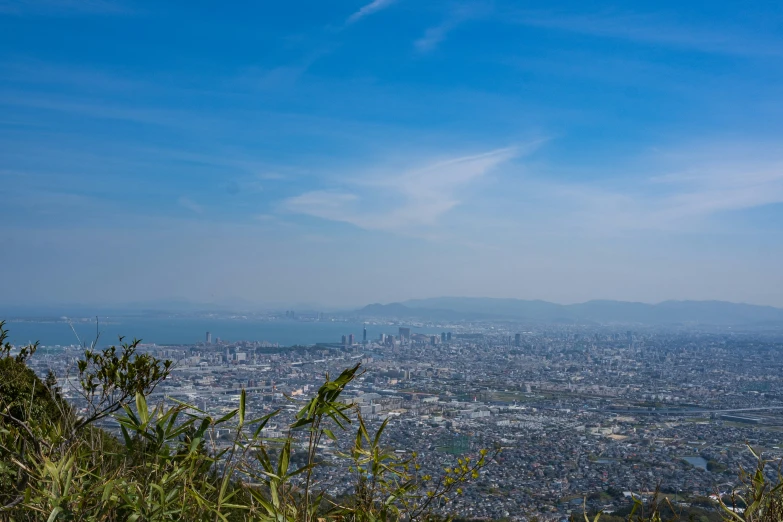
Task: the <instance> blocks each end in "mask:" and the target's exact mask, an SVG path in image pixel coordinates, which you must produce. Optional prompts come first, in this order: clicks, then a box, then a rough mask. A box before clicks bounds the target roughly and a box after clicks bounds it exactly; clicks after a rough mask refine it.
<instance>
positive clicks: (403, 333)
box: [398, 326, 411, 343]
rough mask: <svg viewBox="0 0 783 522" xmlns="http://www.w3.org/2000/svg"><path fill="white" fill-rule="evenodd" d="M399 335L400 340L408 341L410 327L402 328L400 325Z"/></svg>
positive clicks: (409, 338) (402, 341)
mask: <svg viewBox="0 0 783 522" xmlns="http://www.w3.org/2000/svg"><path fill="white" fill-rule="evenodd" d="M398 333H399V336H400V342H401V343H404V342H410V340H411V329H410V328H403V327H402V326H400V328H399V332H398Z"/></svg>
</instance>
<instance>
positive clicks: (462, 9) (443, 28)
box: [413, 3, 491, 53]
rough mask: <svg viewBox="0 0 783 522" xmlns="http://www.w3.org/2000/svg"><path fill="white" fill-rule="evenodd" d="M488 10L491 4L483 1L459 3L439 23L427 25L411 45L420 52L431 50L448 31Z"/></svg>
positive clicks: (441, 40)
mask: <svg viewBox="0 0 783 522" xmlns="http://www.w3.org/2000/svg"><path fill="white" fill-rule="evenodd" d="M490 10H491V6H490V5H489V4H484V3H466V4H459V5H458V6H457V7H456V8H455V9H453V10H452V11H451V12H450V13H449V14H448V15H447V17H446V18H445V19H444V20H443V21H442V22H441V23H439V24H437V25H434V26H432V27H429V28H428V29H427V30H426V31H424V34H423V35H422V36H421V38H419V39H417V40H416V41H415V42H413V45H414V47H415V48H416V50H417V51H419V52H421V53H426V52H429V51H432V50H434V49H435V48H437V47H438V45H440V44H441V42H443V41H444V40H445V39H446V37H447V36H448V35H449V33H450V32H452V31H453V30H454V29H456V28H457V27H459V26H460V25H461V24H462V23H464V22H466V21H468V20H471V19H474V18H478V17H481V16H483V15H485V14H487V13H488V12H489V11H490Z"/></svg>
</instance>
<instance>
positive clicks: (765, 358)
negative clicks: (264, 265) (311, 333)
mask: <svg viewBox="0 0 783 522" xmlns="http://www.w3.org/2000/svg"><path fill="white" fill-rule="evenodd" d="M361 313H362V312H361V311H359V312H354V313H352V314H343V315H342V316H341V315H337V316H331V315H324V314H315V315H313V314H308V313H302V314H297V313H296V312H293V311H285V312H280V313H275V314H270V317H269V318H268V320H270V321H273V320H277V321H286V322H288V323H289V324H290V325H291V327H292V328H295V327H296V325H297V324H298V323H299V324H301V323H300V321H301V322H308V321H318V320H329V321H335V322H336V324H338V325H339V324H345V325H346V328H351V325H352V324H355V321H359V320H361ZM351 315H352V316H351ZM275 318H276V319H275ZM349 319H350V320H352V321H354V322H349ZM85 320H86V319H85ZM365 320H366V321H367V323H365V326H363V328H362V330H361V331H348V330H346V331H345V333H344V334H342V335H341V337H340V338H339V339H331V340H324V342H321V343H317V344H314V345H309V346H304V345H300V346H292V347H285V346H281V345H279V344H278V343H270V342H266V341H264V340H258V339H244V340H239V339H232V340H227V339H231V337H232V335H231V332H230V331H226V332H217V331H206V332H203V333H202V341H200V342H196V343H193V344H178V345H158V344H154V343H144V344H141V345H140V349H141V350H143V351H144V352H146V353H149V354H151V355H153V356H155V357H157V358H160V359H168V360H172V361H173V362H174V366H173V370H172V372H171V375H170V377H169V378H167V379H166V380H165V381H164V382H163V383H162V384H161V385H160V386H158V388H157V389H156V390H155V391H154V393H153V394H152V395H151V398H150V400H152V401H155V402H162V403H169V404H173V403H172V402H171V401H172V400H178V401H183V402H186V403H189V404H192V405H194V406H196V407H198V408H200V409H203V410H206V411H209V412H210V413H212V414H214V415H221V414H224V413H225V412H228V411H230V410H231V409H232V408H234V407H236V402H237V400H238V396H239V394H240V392H241V390H243V389H244V390H245V391H246V393H247V401H248V402H247V407H248V410H249V413H248V415H251V414H252V415H254V416H259V415H263V414H265V413H269V412H271V411H274V410H277V409H281V411H282V412H283V415H282V416H281V417H278V418H276V419H275V422H274V424H272V425H269V426H267V427H265V428H264V434H265V436H267V437H270V438H272V439H274V438H279V437H282V436H284V435H285V430H286V428H285V426H286V425H287V423H289V422H290V421H291V420H292V419H293V414H294V413H295V411H296V410H297V409H298V407H297V405H296V403H297V401H302V400H304V399H307V398H308V397H309V396H310V395H311V394H312V393H313V392H314V391H315V390H316V389H317V388H318V386H319V385H320V384H321V383H322V382H323V379H324V377H325V375H326V374H330V375H336V374H339V373H340V372H341V371H342V370H343V369H345V368H348V367H351V366H353V365H355V364H357V363H360V364H361V366H360V368H361V372H362V373H361V375H360V376H359V377H358V378H357V379H356V381H355V382H354V383H353V384H352V385H350V386H349V388H348V389H347V390H346V397H345V399H346V401H347V402H348V403H350V404H352V405H353V407H354V408H356V411H357V413H359V414H361V416H362V418H363V419H364V420H365V422H366V423H367V424H368V425H369V426H373V427H375V428H377V427H378V426H379V425H380V423H381V422H383V421H384V420H386V419H389V425H390V429H389V430H388V431H387V433H388V434H389V435H388V439H387V441H386V444H388V445H389V446H390V448H392V449H393V450H395V451H397V452H399V453H400V454H406V453H407V454H410V453H412V452H416V453H418V455H419V458H420V462H421V465H422V468H423V470H424V471H427V472H430V473H432V474H436V473H437V472H438V471H439V470H440V468H442V467H443V466H444V462H448V461H449V459H451V460H454V459H456V458H459V456H461V455H467V454H473V453H475V452H476V451H478V450H479V449H481V448H499V449H501V452H500V453H499V455H498V456H497V458H496V462H493V463H492V464H491V465H489V466H487V467H486V468H484V469H483V470H482V472H481V476H480V478H479V479H478V480H477V481H476V483H475V484H474V485H472V486H471V487H470V488H467V490H466V492H465V495H464V496H462V497H459V498H457V499H454V500H453V501H451V503H450V505H449V506H447V507H444V508H443V509H444V513H446V512H452V513H453V512H456V513H460V514H461V516H464V517H467V518H476V519H487V520H499V519H507V520H520V521H524V520H532V519H533V517H536V519H537V520H562V519H563V518H564V517H567V516H569V515H570V514H577V515H579V514H581V513H582V512H583V510H584V509H587V510H588V511H591V512H597V511H602V512H603V513H605V514H611V513H615V512H616V513H627V512H628V509H629V507H630V506H631V505H632V501H633V498H634V497H636V498H639V499H641V500H642V501H644V502H649V501H650V500H651V499H652V498H653V497H654V496H655V495H656V492H658V494H662V495H665V496H666V497H667V498H669V499H670V501H671V502H673V503H675V505H676V506H679V507H680V508H682V509H696V510H700V511H698V512H699V513H717V512H718V504H717V499H718V496H719V495H728V494H729V493H730V492H731V491H732V490H733V488H735V487H737V486H738V485H739V483H738V480H739V479H738V470H739V469H740V467H742V468H744V469H753V467H754V466H755V459H754V457H753V455H752V453H751V452H750V450H749V447H752V448H755V449H756V450H759V451H762V452H763V456H764V458H768V459H779V458H781V457H783V380H781V379H780V375H781V372H783V333H782V332H781V331H780V330H779V328H776V327H775V328H757V327H746V328H743V327H725V326H724V327H720V326H709V325H701V326H700V325H687V326H684V325H668V326H666V325H642V324H635V325H629V324H594V323H593V324H578V323H569V324H554V323H553V324H541V323H535V322H518V323H514V322H513V321H508V320H505V321H487V320H474V321H465V320H463V321H459V322H454V323H437V322H431V321H426V320H425V321H418V320H412V319H399V318H396V317H378V316H374V317H372V318H365ZM341 321H345V322H341ZM370 322H372V324H371V326H372V327H373V328H374V329H378V328H381V329H383V330H385V331H386V332H388V333H381V334H379V335H377V336H373V337H371V336H369V335H368V334H367V326H366V325H367V324H369V323H370ZM12 327H13V323H11V328H12ZM435 331H438V332H439V333H437V334H434V333H430V332H435ZM422 332H426V333H422ZM102 342H104V343H105V342H106V341H102ZM39 350H40V351H39V355H37V356H36V357H34V358H33V359H31V361H30V364H31V366H32V367H33V368H34V369H35V370H36V371H37V372H38V374H39V375H42V376H43V375H46V374H47V373H48V371H49V370H52V371H54V373H55V374H56V375H57V376H58V377H59V381H60V387H61V389H63V390H64V393H65V395H66V397H68V398H69V399H71V400H74V401H76V404H78V397H77V396H76V394H74V393H69V383H68V377H67V376H68V375H69V374H73V364H74V361H75V360H76V359H77V358H78V357H80V355H81V353H82V351H83V347H81V346H77V345H73V346H58V347H56V348H54V347H41V348H39ZM106 427H107V428H108V429H110V430H111V429H113V428H112V424H111V422H109V423H108V424H107V425H106ZM216 436H217V437H218V440H222V441H223V443H224V444H228V441H230V440H231V437H232V434H231V431H230V430H222V431H219V432H218V433H217V435H216ZM347 437H348V439H350V434H349V435H348V436H347ZM342 443H343V439H339V441H338V442H335V443H331V441H329V442H327V443H326V453H325V456H326V458H327V459H328V458H330V457H334V456H335V452H338V451H340V450H341V444H342ZM329 469H330V468H324V470H319V474H320V476H319V480H320V481H321V482H320V483H321V484H322V487H323V490H324V491H325V493H326V494H328V495H330V496H332V497H339V496H340V495H345V494H350V491H349V490H348V489H347V488H349V484H348V481H347V480H346V476H345V475H344V472H342V471H340V470H339V469H336V468H335V469H332V470H331V471H329ZM769 473H770V477H769V478H774V476H775V473H776V470H774V469H772V468H770V469H769Z"/></svg>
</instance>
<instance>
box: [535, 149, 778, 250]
mask: <svg viewBox="0 0 783 522" xmlns="http://www.w3.org/2000/svg"><path fill="white" fill-rule="evenodd" d="M715 149H716V152H715V153H714V157H712V158H703V157H697V156H693V155H691V156H688V155H684V156H681V157H678V158H677V161H678V162H679V166H678V167H675V168H674V169H671V168H670V169H669V170H670V172H669V173H667V174H664V175H656V176H652V177H646V178H638V177H637V181H636V182H635V183H630V184H629V183H628V182H626V184H625V186H624V187H623V188H614V189H612V188H607V186H606V185H607V183H609V182H608V181H607V180H605V179H604V180H602V181H601V182H600V183H598V182H596V183H586V182H571V183H565V182H559V183H558V182H547V181H545V180H539V181H537V182H534V183H531V184H530V185H529V186H528V190H529V191H531V192H533V193H535V194H537V197H538V198H539V199H540V200H541V201H546V202H547V203H546V206H545V207H539V208H537V209H536V210H537V211H539V212H540V217H541V221H542V222H544V221H549V222H550V223H552V224H554V226H558V227H566V228H572V229H573V228H576V229H579V230H584V231H587V232H590V233H598V234H610V235H613V234H617V233H620V234H622V233H629V232H632V233H637V232H640V231H665V232H669V233H672V232H674V233H677V232H694V231H697V230H698V231H701V232H717V231H720V229H721V226H722V225H721V223H722V221H720V220H718V221H716V220H715V219H716V218H720V217H721V216H722V215H724V214H726V213H729V212H735V211H743V210H750V209H754V208H760V207H764V206H767V205H774V204H783V159H781V160H775V159H762V160H757V161H752V160H751V161H749V160H747V159H746V158H744V157H743V158H739V157H732V156H731V155H730V154H721V153H720V152H718V150H719V147H717V146H716V147H715ZM645 161H649V158H646V159H645ZM664 168H666V167H661V169H664ZM544 216H546V217H544Z"/></svg>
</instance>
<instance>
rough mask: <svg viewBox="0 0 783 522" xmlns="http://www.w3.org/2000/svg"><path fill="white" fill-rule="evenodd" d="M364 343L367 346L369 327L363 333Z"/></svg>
mask: <svg viewBox="0 0 783 522" xmlns="http://www.w3.org/2000/svg"><path fill="white" fill-rule="evenodd" d="M362 342H363V343H364V344H367V326H366V325H365V327H364V332H363V333H362Z"/></svg>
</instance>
